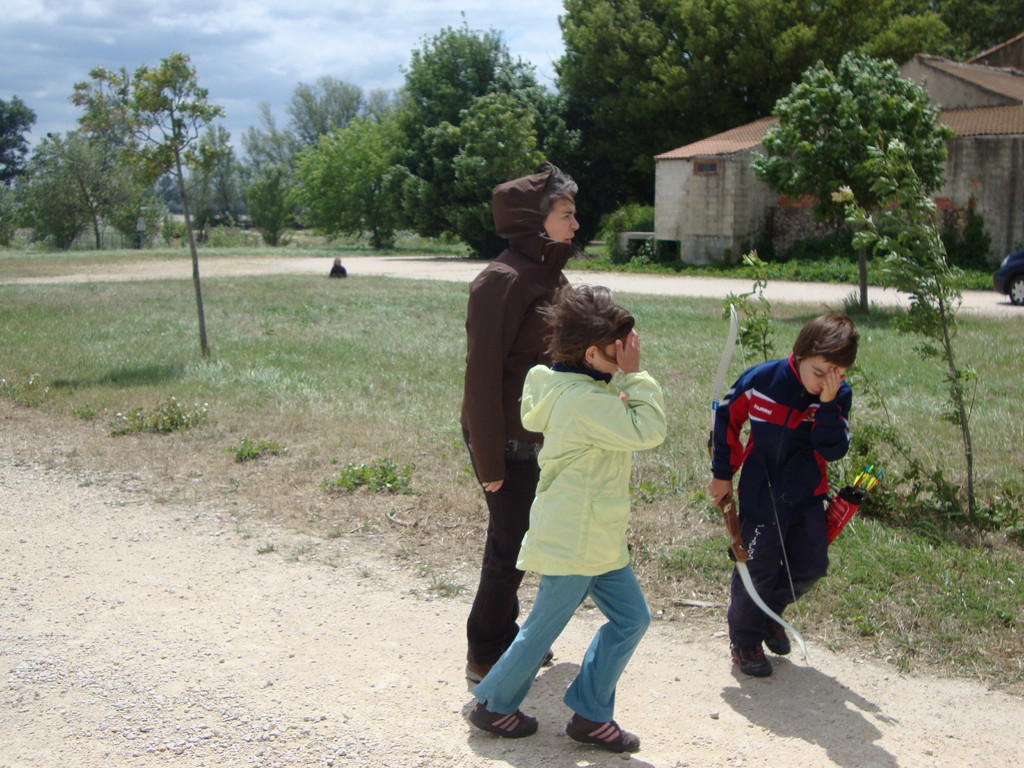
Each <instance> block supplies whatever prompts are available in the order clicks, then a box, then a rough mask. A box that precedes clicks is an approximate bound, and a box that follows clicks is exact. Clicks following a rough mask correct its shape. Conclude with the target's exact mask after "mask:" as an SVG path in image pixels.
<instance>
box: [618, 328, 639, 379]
mask: <svg viewBox="0 0 1024 768" xmlns="http://www.w3.org/2000/svg"><path fill="white" fill-rule="evenodd" d="M615 361H616V362H617V363H618V364H619V368H621V369H622V372H623V373H636V372H637V371H639V370H640V336H639V335H638V334H637V332H636V330H632V331H630V332H629V336H627V337H626V339H625V342H623V340H622V339H616V341H615Z"/></svg>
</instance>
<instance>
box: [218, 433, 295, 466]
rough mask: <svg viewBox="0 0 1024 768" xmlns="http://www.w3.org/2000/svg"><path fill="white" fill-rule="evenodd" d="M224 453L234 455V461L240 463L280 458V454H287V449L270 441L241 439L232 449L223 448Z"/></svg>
mask: <svg viewBox="0 0 1024 768" xmlns="http://www.w3.org/2000/svg"><path fill="white" fill-rule="evenodd" d="M224 452H225V453H231V454H234V457H235V461H237V462H239V463H242V462H243V461H252V460H253V459H258V458H259V457H260V456H266V455H270V456H280V455H281V454H282V453H287V452H288V449H287V448H285V447H284V446H283V445H281V444H280V443H275V442H274V441H272V440H252V439H250V438H248V437H241V438H239V440H238V445H236V446H234V447H233V448H225V449H224Z"/></svg>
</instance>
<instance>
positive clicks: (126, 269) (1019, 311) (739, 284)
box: [0, 254, 1024, 317]
mask: <svg viewBox="0 0 1024 768" xmlns="http://www.w3.org/2000/svg"><path fill="white" fill-rule="evenodd" d="M331 262H332V260H331V259H328V258H322V257H321V258H308V257H279V256H250V257H220V256H218V257H215V258H210V259H206V260H203V259H202V256H200V275H201V276H202V277H225V276H233V275H255V274H262V275H271V274H305V275H324V276H326V275H327V273H328V272H329V271H330V268H331ZM483 265H484V262H482V261H473V260H469V259H453V258H445V257H437V256H357V257H352V258H348V259H346V260H345V267H346V269H347V270H348V273H349V276H350V277H351V278H357V277H359V276H360V275H379V276H386V277H405V278H411V279H417V280H448V281H454V282H461V283H466V284H468V283H469V282H470V281H471V280H472V279H473V278H474V277H475V276H476V274H477V273H478V272H479V271H480V270H481V269H482V268H483ZM566 275H568V277H569V279H570V280H571V281H573V282H586V283H593V284H598V285H605V286H608V287H609V288H611V289H612V290H615V291H621V292H624V293H641V294H660V295H665V296H695V297H704V298H724V297H725V296H726V295H728V294H729V293H730V292H734V293H743V292H745V291H749V290H750V287H751V282H750V281H749V280H732V279H726V278H712V277H677V276H671V275H642V274H629V273H623V272H589V271H580V270H566ZM191 276H192V263H191V261H190V259H189V258H188V257H187V255H185V254H183V256H182V259H181V261H180V262H160V263H159V264H157V265H154V264H153V262H139V263H137V264H125V265H121V266H119V267H118V269H117V270H116V271H115V270H110V269H109V268H107V269H106V270H104V269H102V268H97V269H94V270H86V271H82V272H79V273H75V274H68V275H60V276H55V277H42V278H39V277H36V278H13V279H4V278H3V277H2V276H0V283H66V282H109V281H118V280H145V279H154V280H155V279H166V278H182V279H184V278H191ZM858 290H859V289H858V288H857V287H856V286H854V285H841V284H827V283H793V282H786V281H782V280H772V281H769V282H768V287H767V289H766V291H765V296H766V297H767V298H768V299H769V300H770V301H777V302H793V303H805V304H814V305H818V306H829V307H833V308H835V307H840V306H841V305H842V303H843V300H844V299H846V298H847V297H849V296H850V295H851V294H856V295H859V294H858ZM868 300H869V302H871V303H873V304H877V305H879V306H889V305H894V304H902V305H905V304H906V296H905V295H902V294H899V293H897V292H896V291H894V290H892V289H882V288H878V287H875V286H872V287H870V288H869V289H868ZM962 311H963V312H965V313H968V314H971V313H978V314H987V315H996V316H1008V317H1019V316H1021V315H1024V308H1022V307H1015V306H1013V305H1012V304H1010V301H1009V299H1008V298H1007V297H1006V296H1002V295H1000V294H997V293H996V292H995V291H964V295H963V305H962Z"/></svg>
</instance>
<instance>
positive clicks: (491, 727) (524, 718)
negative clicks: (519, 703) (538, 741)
mask: <svg viewBox="0 0 1024 768" xmlns="http://www.w3.org/2000/svg"><path fill="white" fill-rule="evenodd" d="M469 722H471V723H472V724H473V725H475V726H476V727H477V728H479V729H480V730H481V731H487V732H488V733H493V734H494V735H495V736H501V737H502V738H505V739H521V738H523V737H524V736H532V735H533V734H535V733H536V732H537V718H535V717H530V716H529V715H524V714H523V713H522V712H520V711H519V710H518V709H517V710H516V711H515V712H513V713H512V714H510V715H502V714H499V713H497V712H491V711H490V710H488V709H487V707H485V706H484V705H483V702H481V703H479V704H477V705H476V708H475V709H474V710H473V711H472V712H470V713H469Z"/></svg>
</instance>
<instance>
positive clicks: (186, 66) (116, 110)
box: [71, 53, 224, 360]
mask: <svg viewBox="0 0 1024 768" xmlns="http://www.w3.org/2000/svg"><path fill="white" fill-rule="evenodd" d="M89 77H90V78H91V80H90V81H88V82H82V83H77V84H76V85H75V91H74V94H73V95H72V97H71V98H72V101H73V102H74V103H75V104H76V105H77V106H80V107H84V108H85V114H84V115H83V116H82V117H81V118H80V119H79V122H80V123H81V125H82V126H83V127H84V128H86V129H88V130H93V131H98V132H104V133H109V132H110V131H111V130H114V131H118V132H123V133H124V134H126V135H128V136H130V137H131V139H132V142H131V144H130V145H129V151H130V153H131V155H132V156H133V157H134V158H135V159H136V160H138V161H139V162H141V163H142V164H143V167H144V168H145V169H146V170H147V171H148V172H149V174H150V175H151V177H152V178H153V179H154V180H155V179H156V178H159V177H160V176H162V175H164V174H167V173H169V174H171V175H172V176H173V177H174V180H175V182H176V183H177V186H178V193H179V195H180V196H181V205H182V211H183V213H184V215H185V231H186V233H187V235H188V243H189V249H190V251H191V254H192V283H193V286H194V288H195V294H196V310H197V312H198V316H199V347H200V352H201V354H202V357H203V359H204V360H209V359H210V346H209V343H208V341H207V337H206V318H205V313H204V311H203V292H202V284H201V282H200V279H199V250H198V248H197V247H196V238H195V233H194V232H193V229H192V215H191V210H190V207H189V195H188V188H187V186H186V184H185V170H184V169H185V167H186V166H189V167H193V168H195V167H200V166H202V165H203V164H204V163H208V162H210V161H211V160H212V159H213V158H209V157H205V156H204V153H203V152H202V151H201V149H202V148H201V147H200V142H199V137H200V134H201V132H202V129H203V128H204V127H206V126H207V125H208V124H209V123H211V122H212V121H213V120H215V119H217V118H218V117H223V116H224V109H223V107H219V106H215V105H212V104H209V103H208V102H207V95H208V92H207V90H206V89H205V88H201V87H199V81H198V78H197V76H196V70H195V67H193V66H192V65H191V63H190V60H189V57H188V55H186V54H184V53H172V54H171V55H170V56H168V57H167V58H165V59H161V62H160V66H159V67H154V68H151V67H146V66H142V67H139V68H138V69H136V70H135V73H134V75H129V74H128V71H127V70H126V69H125V68H123V67H122V68H121V69H120V70H119V71H117V72H113V71H111V70H108V69H104V68H103V67H98V68H96V69H94V70H92V71H91V72H90V73H89Z"/></svg>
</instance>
